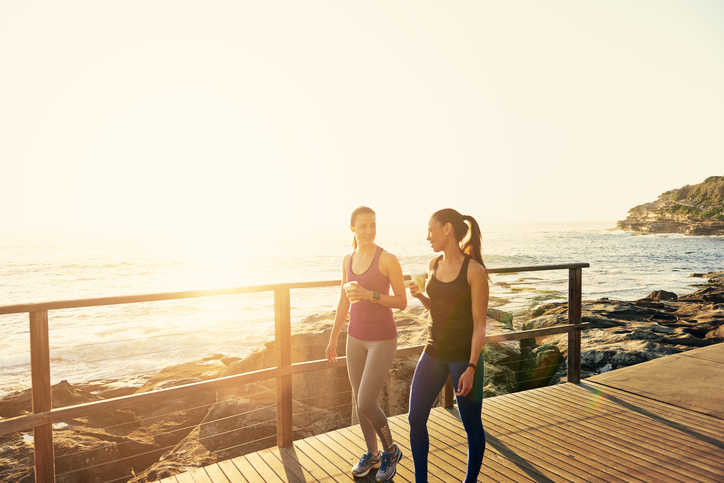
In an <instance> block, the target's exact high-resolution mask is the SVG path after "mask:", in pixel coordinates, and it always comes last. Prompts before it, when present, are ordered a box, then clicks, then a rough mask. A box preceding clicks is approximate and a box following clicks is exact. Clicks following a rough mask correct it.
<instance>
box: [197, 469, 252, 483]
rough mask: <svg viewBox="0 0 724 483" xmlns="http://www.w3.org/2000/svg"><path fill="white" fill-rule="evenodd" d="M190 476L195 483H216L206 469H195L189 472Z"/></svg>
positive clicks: (243, 482) (244, 482)
mask: <svg viewBox="0 0 724 483" xmlns="http://www.w3.org/2000/svg"><path fill="white" fill-rule="evenodd" d="M189 475H191V477H192V478H193V479H194V483H214V482H213V480H212V479H211V478H210V477H209V474H208V473H206V470H205V469H204V468H195V469H193V470H191V471H189ZM239 483H246V481H245V480H240V482H239Z"/></svg>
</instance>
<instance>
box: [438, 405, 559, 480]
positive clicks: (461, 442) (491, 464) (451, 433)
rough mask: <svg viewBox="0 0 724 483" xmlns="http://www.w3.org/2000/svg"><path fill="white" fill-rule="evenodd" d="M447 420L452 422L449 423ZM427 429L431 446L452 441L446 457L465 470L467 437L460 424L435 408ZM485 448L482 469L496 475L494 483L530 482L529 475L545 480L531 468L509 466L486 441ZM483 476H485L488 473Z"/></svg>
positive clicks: (496, 449) (509, 463)
mask: <svg viewBox="0 0 724 483" xmlns="http://www.w3.org/2000/svg"><path fill="white" fill-rule="evenodd" d="M448 418H450V419H452V420H453V421H449V420H448ZM428 428H429V430H430V441H431V444H434V443H433V442H434V441H435V440H440V441H445V439H446V438H449V439H451V440H452V441H454V445H455V446H453V445H452V444H451V445H450V448H449V450H448V451H446V455H449V456H451V457H453V458H456V459H457V461H459V463H460V464H461V465H463V466H464V467H466V468H467V436H466V435H465V429H464V428H463V426H462V422H460V420H459V419H457V418H455V417H453V416H452V415H451V414H450V413H448V411H446V410H442V409H438V408H435V409H433V411H432V412H431V414H430V419H429V421H428ZM486 439H490V438H486ZM485 446H486V448H485V458H484V459H483V466H484V468H490V470H492V471H494V472H495V474H497V475H498V476H496V479H495V481H515V482H518V481H524V480H530V475H531V474H533V475H534V476H535V478H536V481H544V480H545V477H544V476H543V475H542V474H541V473H539V472H535V471H534V470H533V468H527V471H525V470H524V469H521V468H519V467H518V466H517V465H514V464H511V462H510V461H508V459H507V458H505V457H504V456H503V455H502V454H501V452H500V451H499V450H498V448H496V447H495V446H494V445H493V444H492V443H491V442H490V441H487V443H486V445H485ZM484 474H486V475H487V474H488V473H484ZM492 477H493V475H492V474H491V478H492Z"/></svg>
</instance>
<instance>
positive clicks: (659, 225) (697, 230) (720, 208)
mask: <svg viewBox="0 0 724 483" xmlns="http://www.w3.org/2000/svg"><path fill="white" fill-rule="evenodd" d="M617 227H618V228H620V229H621V230H626V231H635V232H641V233H681V234H684V235H724V176H710V177H709V178H707V179H706V180H704V182H702V183H699V184H696V185H686V186H684V187H682V188H679V189H675V190H671V191H667V192H665V193H662V194H661V195H659V198H658V199H657V200H656V201H652V202H650V203H644V204H642V205H638V206H635V207H633V208H631V209H630V210H629V212H628V217H627V218H626V219H625V220H622V221H619V222H618V223H617Z"/></svg>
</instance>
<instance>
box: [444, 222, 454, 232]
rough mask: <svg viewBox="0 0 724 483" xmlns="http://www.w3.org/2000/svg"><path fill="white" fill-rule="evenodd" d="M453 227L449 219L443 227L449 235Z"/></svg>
mask: <svg viewBox="0 0 724 483" xmlns="http://www.w3.org/2000/svg"><path fill="white" fill-rule="evenodd" d="M452 229H453V226H452V223H450V222H449V221H448V222H447V223H445V226H444V227H443V230H444V231H445V235H449V234H450V233H452Z"/></svg>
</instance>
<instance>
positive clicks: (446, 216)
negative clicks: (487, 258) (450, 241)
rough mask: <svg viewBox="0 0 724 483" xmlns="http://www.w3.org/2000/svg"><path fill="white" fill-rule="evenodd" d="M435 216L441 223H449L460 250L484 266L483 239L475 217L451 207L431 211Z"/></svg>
mask: <svg viewBox="0 0 724 483" xmlns="http://www.w3.org/2000/svg"><path fill="white" fill-rule="evenodd" d="M432 218H435V219H436V220H437V221H439V222H440V224H441V225H445V224H447V223H450V224H451V225H452V227H453V232H454V233H455V239H456V240H457V241H458V243H459V244H460V250H461V251H462V252H463V253H465V254H467V255H469V256H470V257H472V258H474V259H475V260H476V261H477V262H478V263H479V264H480V265H482V266H483V268H485V263H483V253H482V247H483V239H482V236H481V234H480V226H479V225H478V222H477V221H475V218H473V217H472V216H468V215H461V214H460V213H459V212H457V211H456V210H453V209H452V208H445V209H443V210H440V211H436V212H435V213H433V215H432Z"/></svg>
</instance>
